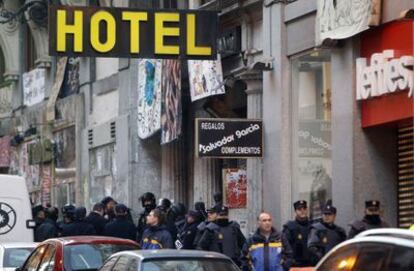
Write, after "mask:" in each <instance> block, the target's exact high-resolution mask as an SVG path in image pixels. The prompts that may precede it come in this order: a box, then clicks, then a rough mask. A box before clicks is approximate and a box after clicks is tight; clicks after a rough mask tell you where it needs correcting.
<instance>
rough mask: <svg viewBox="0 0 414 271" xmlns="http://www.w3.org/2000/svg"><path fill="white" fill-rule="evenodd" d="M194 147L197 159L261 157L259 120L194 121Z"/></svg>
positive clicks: (209, 119)
mask: <svg viewBox="0 0 414 271" xmlns="http://www.w3.org/2000/svg"><path fill="white" fill-rule="evenodd" d="M195 144H196V146H195V147H196V155H197V156H198V157H206V158H207V157H208V158H254V157H256V158H260V157H263V121H262V120H254V119H216V118H197V119H196V140H195Z"/></svg>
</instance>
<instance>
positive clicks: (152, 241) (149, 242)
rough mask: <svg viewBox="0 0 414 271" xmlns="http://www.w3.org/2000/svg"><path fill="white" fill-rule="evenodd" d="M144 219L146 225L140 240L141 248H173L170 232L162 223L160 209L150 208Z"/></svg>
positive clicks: (163, 219)
mask: <svg viewBox="0 0 414 271" xmlns="http://www.w3.org/2000/svg"><path fill="white" fill-rule="evenodd" d="M146 221H147V225H148V227H147V228H146V229H145V231H144V233H143V235H142V240H141V242H140V243H141V248H142V249H165V248H175V247H174V242H173V239H172V237H171V234H170V232H169V231H168V230H167V227H166V226H165V224H164V223H165V218H164V214H163V212H162V211H161V210H160V209H154V210H152V211H151V212H150V213H149V215H148V217H147V220H146Z"/></svg>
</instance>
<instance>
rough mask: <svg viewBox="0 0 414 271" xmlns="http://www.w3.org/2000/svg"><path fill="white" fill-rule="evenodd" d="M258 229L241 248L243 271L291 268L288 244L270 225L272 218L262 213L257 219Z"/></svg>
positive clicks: (274, 270)
mask: <svg viewBox="0 0 414 271" xmlns="http://www.w3.org/2000/svg"><path fill="white" fill-rule="evenodd" d="M257 223H258V226H259V227H258V228H257V230H256V232H255V233H254V234H253V236H252V237H250V238H249V239H248V240H247V242H246V244H245V245H244V247H243V258H242V270H243V271H250V270H255V271H261V270H263V271H264V270H266V271H283V270H284V269H286V270H289V268H290V267H291V266H292V264H291V262H292V250H291V247H290V245H289V242H288V241H287V240H286V239H285V237H284V236H283V235H282V234H281V233H280V232H278V231H277V230H276V229H275V228H274V227H273V225H272V216H271V215H270V214H269V213H266V212H262V213H261V214H260V215H259V216H258V218H257Z"/></svg>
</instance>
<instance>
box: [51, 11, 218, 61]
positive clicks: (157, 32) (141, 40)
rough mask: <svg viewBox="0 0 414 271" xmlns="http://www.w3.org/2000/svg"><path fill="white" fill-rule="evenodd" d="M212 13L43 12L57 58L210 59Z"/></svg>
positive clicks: (213, 51)
mask: <svg viewBox="0 0 414 271" xmlns="http://www.w3.org/2000/svg"><path fill="white" fill-rule="evenodd" d="M217 29H218V15H217V12H214V11H198V10H197V11H194V10H187V11H182V10H180V11H163V10H159V11H157V10H134V9H120V8H110V9H109V8H96V7H64V6H51V7H50V9H49V41H50V42H49V53H50V54H51V55H60V56H88V57H102V56H104V57H128V58H130V57H136V58H184V59H216V58H217V57H216V51H217V48H216V40H217Z"/></svg>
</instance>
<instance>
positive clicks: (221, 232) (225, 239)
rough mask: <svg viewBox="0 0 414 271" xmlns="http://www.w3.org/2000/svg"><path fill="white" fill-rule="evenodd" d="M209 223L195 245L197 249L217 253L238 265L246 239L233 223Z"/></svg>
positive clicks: (238, 227)
mask: <svg viewBox="0 0 414 271" xmlns="http://www.w3.org/2000/svg"><path fill="white" fill-rule="evenodd" d="M216 223H217V222H210V223H209V224H208V225H207V227H206V229H205V230H204V233H203V235H202V236H201V238H200V240H199V241H198V244H197V249H201V250H207V251H214V252H219V253H222V254H224V255H226V256H227V257H229V258H231V259H232V260H233V261H234V262H235V263H236V264H238V265H240V258H241V251H242V249H243V246H244V243H245V242H246V238H245V237H244V235H243V233H242V232H241V231H240V226H239V225H238V224H237V223H235V222H227V223H223V224H221V225H220V226H219V225H218V224H216Z"/></svg>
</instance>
